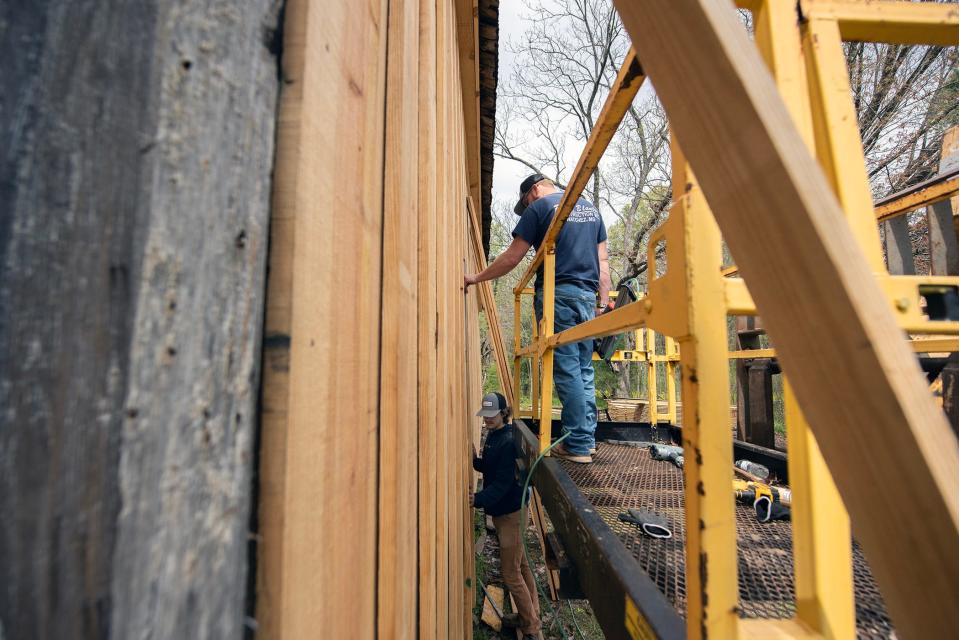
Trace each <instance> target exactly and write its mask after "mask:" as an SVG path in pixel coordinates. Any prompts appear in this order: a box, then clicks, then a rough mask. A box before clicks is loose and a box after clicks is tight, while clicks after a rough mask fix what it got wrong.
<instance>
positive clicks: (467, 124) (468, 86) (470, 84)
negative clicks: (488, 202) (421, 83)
mask: <svg viewBox="0 0 959 640" xmlns="http://www.w3.org/2000/svg"><path fill="white" fill-rule="evenodd" d="M476 2H477V0H454V3H455V5H456V34H455V37H456V47H457V51H458V53H459V56H458V61H459V67H458V69H459V81H460V90H461V94H462V96H463V129H462V131H463V133H464V134H465V138H466V149H465V156H466V157H465V161H466V176H467V179H468V181H469V195H470V196H471V197H472V198H473V202H478V203H482V202H483V200H482V195H481V193H480V186H481V183H482V177H483V176H482V166H483V165H482V155H481V154H482V151H481V142H480V77H479V75H480V72H479V10H478V7H477V4H476ZM484 253H485V252H484Z"/></svg>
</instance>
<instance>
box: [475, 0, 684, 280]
mask: <svg viewBox="0 0 959 640" xmlns="http://www.w3.org/2000/svg"><path fill="white" fill-rule="evenodd" d="M526 8H527V10H528V11H529V12H530V16H531V18H532V19H531V20H530V28H529V30H528V31H527V32H526V34H525V36H524V39H523V40H522V41H521V42H519V43H514V44H513V45H512V46H513V50H514V52H515V53H516V55H517V70H516V71H515V72H514V74H513V76H512V77H511V78H509V79H508V80H507V81H506V82H505V83H504V88H503V90H502V91H501V94H500V99H499V100H498V106H499V109H500V111H499V113H498V114H497V124H496V126H497V129H496V135H495V145H494V153H495V154H496V155H497V156H499V157H501V158H507V159H510V160H514V161H517V162H519V163H521V164H523V165H524V166H526V167H528V168H529V169H530V170H531V171H536V172H540V173H543V174H544V175H547V176H549V177H550V178H551V179H553V180H554V181H555V182H557V183H559V184H561V185H562V184H564V183H565V182H566V181H567V179H568V177H569V176H568V175H567V171H568V170H569V169H571V167H568V166H567V165H566V144H567V141H568V140H571V139H572V140H579V141H583V140H586V139H587V138H588V137H589V135H590V134H591V133H592V131H593V128H594V126H595V124H596V119H597V117H598V115H599V112H600V111H601V109H602V107H603V104H604V102H605V100H606V97H607V96H608V95H609V91H610V88H611V86H612V83H613V82H614V80H615V78H616V74H617V73H618V72H619V68H620V66H621V65H622V62H623V59H624V58H625V56H626V53H627V52H628V51H629V46H630V43H629V38H628V36H627V35H626V33H625V31H624V30H623V27H622V24H621V22H620V20H619V16H618V15H617V13H616V11H615V10H614V9H613V6H612V3H611V2H609V0H557V1H555V2H550V1H546V0H527V2H526ZM668 167H669V144H668V134H667V125H666V118H665V114H664V113H663V110H662V107H661V106H660V104H659V101H658V100H657V99H656V97H655V95H653V96H650V97H646V98H645V99H644V98H638V99H637V104H634V105H633V106H632V107H631V109H630V111H629V113H628V114H627V117H626V118H625V119H624V121H623V123H622V124H621V125H620V128H619V131H618V132H617V136H616V138H615V139H614V142H613V144H612V146H611V149H610V152H609V153H607V157H606V158H605V159H604V161H603V163H601V165H600V167H598V168H597V170H596V171H595V172H594V173H593V176H592V181H591V184H590V187H589V188H588V189H587V197H589V198H590V199H591V200H592V201H593V203H594V204H596V206H597V207H599V208H600V209H601V210H602V211H603V212H604V214H605V217H607V219H608V218H609V217H615V218H616V219H617V220H618V221H619V222H621V223H622V225H623V228H622V229H621V230H620V234H623V233H624V234H625V237H626V241H625V242H621V243H610V251H611V255H610V258H611V267H612V270H613V273H614V275H617V274H618V275H623V274H627V273H631V274H633V275H635V274H638V273H642V272H643V271H644V270H645V259H641V260H639V262H636V263H634V262H632V261H635V260H637V256H640V257H642V256H643V251H642V245H643V243H644V242H645V238H646V237H647V236H648V234H649V232H650V231H651V230H652V229H653V228H655V226H656V225H657V224H658V223H659V222H660V221H661V219H662V217H663V215H664V211H665V203H664V202H662V197H663V195H664V193H666V192H664V191H663V189H661V188H659V187H661V186H662V185H664V184H666V185H668V171H669V169H668ZM653 200H655V201H653Z"/></svg>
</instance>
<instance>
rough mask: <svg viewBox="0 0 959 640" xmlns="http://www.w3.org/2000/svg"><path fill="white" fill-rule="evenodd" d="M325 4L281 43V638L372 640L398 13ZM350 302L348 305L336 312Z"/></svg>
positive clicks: (305, 11)
mask: <svg viewBox="0 0 959 640" xmlns="http://www.w3.org/2000/svg"><path fill="white" fill-rule="evenodd" d="M318 9H319V8H318V6H317V5H315V4H310V3H307V2H305V0H296V1H295V2H292V3H290V5H289V6H288V7H287V11H288V12H291V13H290V14H289V15H291V16H292V15H296V16H299V17H300V18H301V19H302V20H303V21H304V24H303V26H302V28H298V29H296V30H295V31H293V32H292V34H295V35H296V36H297V37H296V38H291V37H287V39H286V40H285V42H284V45H285V52H284V64H286V62H287V58H288V57H289V59H290V61H291V64H293V63H294V62H293V61H296V64H298V65H299V67H298V68H300V69H301V74H299V75H298V76H297V77H296V81H298V82H300V83H302V93H301V94H300V95H301V98H300V105H299V109H298V114H297V117H298V119H299V130H298V133H297V136H296V139H295V140H290V141H289V142H290V144H292V145H295V151H293V153H296V154H297V160H296V163H295V166H294V165H290V169H291V170H295V171H297V172H298V173H299V175H301V176H303V178H302V179H301V180H298V181H297V183H296V193H295V194H294V195H293V198H294V199H295V206H296V234H295V238H294V248H293V256H292V269H293V295H292V299H293V302H294V304H293V308H292V318H291V327H292V330H291V335H290V338H291V347H290V399H289V425H288V432H287V441H286V469H285V471H286V495H285V508H284V513H283V518H284V537H283V559H282V561H283V571H282V580H283V585H282V594H283V601H282V603H281V613H282V620H281V627H280V628H281V637H284V638H302V637H309V636H312V635H315V634H316V632H317V628H318V625H319V624H322V625H323V627H322V628H323V632H324V633H325V634H327V635H329V636H331V637H351V638H372V637H373V635H374V631H375V626H376V561H377V517H376V513H377V482H376V474H375V473H371V472H370V470H372V469H375V468H376V466H377V462H378V458H377V449H378V438H379V402H380V391H379V385H378V380H379V376H380V349H379V341H380V326H381V323H380V313H381V300H380V295H381V286H380V285H381V281H380V274H381V253H382V242H383V236H382V223H383V220H382V218H383V139H384V138H383V135H384V108H385V72H386V28H385V25H386V20H387V11H386V2H385V1H377V2H373V3H372V4H370V5H368V6H367V7H366V11H355V10H354V7H353V5H352V4H350V3H349V2H343V1H341V2H328V3H325V4H324V5H323V7H322V11H320V10H318ZM292 34H291V33H290V32H288V35H292ZM331 52H332V53H331ZM344 175H348V176H350V179H349V180H344V179H343V176H344ZM345 212H349V213H348V214H346V213H345ZM344 295H348V296H349V302H348V304H331V301H335V300H342V299H343V296H344ZM344 389H348V390H349V392H348V393H344ZM354 427H355V428H354ZM347 576H348V579H345V577H347Z"/></svg>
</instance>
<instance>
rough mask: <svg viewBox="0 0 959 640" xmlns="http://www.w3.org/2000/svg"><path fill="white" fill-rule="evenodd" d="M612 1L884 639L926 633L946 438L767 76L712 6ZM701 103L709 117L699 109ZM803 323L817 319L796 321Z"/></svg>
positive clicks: (948, 447) (939, 536) (949, 522)
mask: <svg viewBox="0 0 959 640" xmlns="http://www.w3.org/2000/svg"><path fill="white" fill-rule="evenodd" d="M616 6H617V8H618V9H619V10H620V12H621V15H622V18H623V21H624V24H625V26H626V29H627V31H629V33H630V35H631V37H632V39H633V42H634V44H635V46H636V47H637V49H638V51H639V55H640V58H641V59H642V60H643V65H644V69H645V70H646V71H647V72H648V73H649V75H650V77H651V78H652V80H653V81H654V82H655V84H656V88H657V93H658V95H659V96H660V98H661V99H662V101H663V104H664V105H665V107H666V110H667V112H668V114H669V117H670V120H671V122H672V123H673V125H674V126H675V130H676V132H677V135H678V137H679V140H680V143H681V144H682V146H683V150H684V151H685V152H686V154H687V156H688V158H689V160H690V161H691V163H692V165H693V167H694V168H695V170H696V172H697V176H698V177H699V179H700V181H701V183H702V186H703V191H704V192H705V194H706V197H707V198H708V200H709V203H710V205H711V208H712V210H713V211H714V213H715V215H716V218H717V220H718V222H719V224H720V226H721V228H722V230H723V232H724V237H725V238H726V240H727V242H728V243H729V246H730V249H731V251H732V253H733V254H734V255H735V256H736V258H737V264H738V266H739V268H740V271H741V273H742V274H743V276H744V278H745V279H746V280H747V281H748V282H749V283H750V291H751V293H752V295H753V297H754V299H755V301H756V304H757V306H758V309H759V310H760V312H761V314H762V317H763V320H764V323H765V326H766V328H767V330H768V332H769V334H770V336H771V338H772V339H773V340H774V341H775V344H776V347H777V353H778V354H779V357H780V359H781V363H782V365H783V368H784V370H785V371H786V372H787V373H788V374H789V375H790V379H791V381H792V382H793V384H794V387H795V390H796V394H797V396H798V398H799V400H800V402H801V404H802V408H803V411H804V413H805V414H806V416H807V418H808V419H809V423H810V425H811V427H812V428H813V431H814V432H815V435H816V438H817V440H818V442H819V444H820V447H821V449H822V453H823V456H824V458H825V460H826V462H827V463H828V465H829V469H830V471H831V472H832V473H833V475H834V477H835V480H836V484H837V486H838V488H839V490H840V493H841V494H842V496H843V499H844V502H845V504H846V506H847V507H848V509H849V512H850V515H851V517H852V521H853V523H854V528H855V530H856V532H857V536H858V538H859V539H860V542H861V543H862V544H863V547H864V549H865V550H866V553H867V555H868V557H869V560H870V564H871V566H872V568H873V571H874V573H875V574H876V577H877V579H878V581H879V583H880V586H881V587H882V590H883V595H884V597H885V599H886V603H887V604H888V606H889V608H890V611H891V613H892V616H893V618H894V621H895V624H896V627H897V631H900V632H901V634H902V635H903V636H904V637H916V638H920V637H932V636H935V635H936V633H937V629H941V628H951V627H953V626H955V625H956V624H959V621H957V620H956V619H955V617H956V616H957V615H959V614H957V610H956V609H955V607H954V606H953V605H952V604H951V603H953V602H954V601H955V598H956V595H957V594H956V585H957V584H959V558H956V557H953V556H952V555H948V554H942V553H940V550H942V549H949V548H954V547H955V546H956V545H957V543H959V531H957V522H959V494H957V492H956V487H959V447H957V442H956V438H955V436H954V434H953V433H952V432H951V430H950V429H949V426H948V425H947V423H946V421H945V419H944V417H943V415H942V412H941V411H940V410H939V409H938V408H937V407H936V405H935V403H934V402H933V400H932V398H931V397H930V394H929V392H928V389H927V388H926V384H925V381H924V379H923V377H922V375H921V373H920V371H919V368H918V366H917V365H916V362H915V359H914V357H913V356H912V355H911V354H910V353H909V350H908V348H907V346H906V344H905V343H904V341H903V340H902V337H901V332H900V331H899V329H898V327H897V326H896V323H895V321H894V319H893V317H892V315H891V313H890V310H889V308H888V304H887V302H886V301H885V300H884V299H883V296H882V294H881V292H880V290H879V287H878V286H877V284H876V282H875V281H874V279H873V277H872V274H871V270H870V267H869V265H868V264H867V262H866V257H865V256H864V255H863V252H862V249H861V248H860V247H859V245H858V244H857V242H856V239H855V238H854V237H853V234H852V232H851V230H850V228H849V226H848V225H847V224H844V223H843V220H844V218H843V213H842V211H841V210H840V208H839V205H838V203H837V201H836V198H835V196H834V195H833V193H832V190H831V189H830V188H829V185H828V183H827V182H826V180H825V178H824V176H823V173H822V171H821V170H820V169H819V167H818V166H817V165H816V163H815V161H814V160H813V159H812V157H811V156H810V155H809V153H808V152H807V151H806V149H805V146H804V143H803V140H802V138H801V137H800V135H799V134H798V133H797V131H796V128H795V126H794V125H793V124H792V122H791V120H790V118H789V115H788V113H787V111H786V108H785V106H784V105H783V103H782V100H781V99H780V98H779V96H778V95H777V93H776V89H775V86H774V85H773V82H772V79H771V78H770V77H769V74H768V72H767V71H766V70H765V69H764V68H763V63H762V61H761V60H760V59H759V57H758V55H757V53H756V51H755V49H754V47H753V45H752V43H750V42H749V40H748V37H747V36H746V34H745V33H744V31H743V30H742V27H741V25H740V24H739V23H738V21H737V18H736V15H735V13H734V12H733V10H732V8H731V7H730V6H728V5H727V4H726V3H724V2H720V1H718V0H717V1H716V2H711V1H707V0H684V1H680V2H675V1H673V2H666V1H665V0H663V1H649V2H644V3H627V2H622V1H618V2H616ZM706 101H709V102H710V103H711V104H720V105H722V108H719V109H702V108H701V107H700V105H702V104H704V103H705V102H706ZM717 158H722V159H723V161H722V162H717V161H716V160H717ZM770 210H774V211H777V215H775V216H769V215H765V214H764V212H768V211H770ZM774 265H782V266H775V267H774ZM787 292H788V294H787ZM827 299H828V300H829V302H830V304H829V305H823V304H822V302H823V301H824V300H827ZM807 317H817V318H818V320H817V322H797V318H807ZM862 451H868V452H869V453H868V455H854V452H862ZM890 469H898V470H899V471H898V472H897V474H890V473H889V470H890ZM892 513H895V514H896V517H895V518H890V517H889V514H892ZM917 523H922V525H921V526H920V525H918V524H917ZM917 542H918V544H917ZM903 548H910V549H915V551H916V552H915V553H914V554H913V553H911V554H909V555H908V557H907V556H904V555H903V554H902V553H901V550H902V549H903ZM920 584H921V585H924V587H923V589H921V590H917V589H916V585H920Z"/></svg>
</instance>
